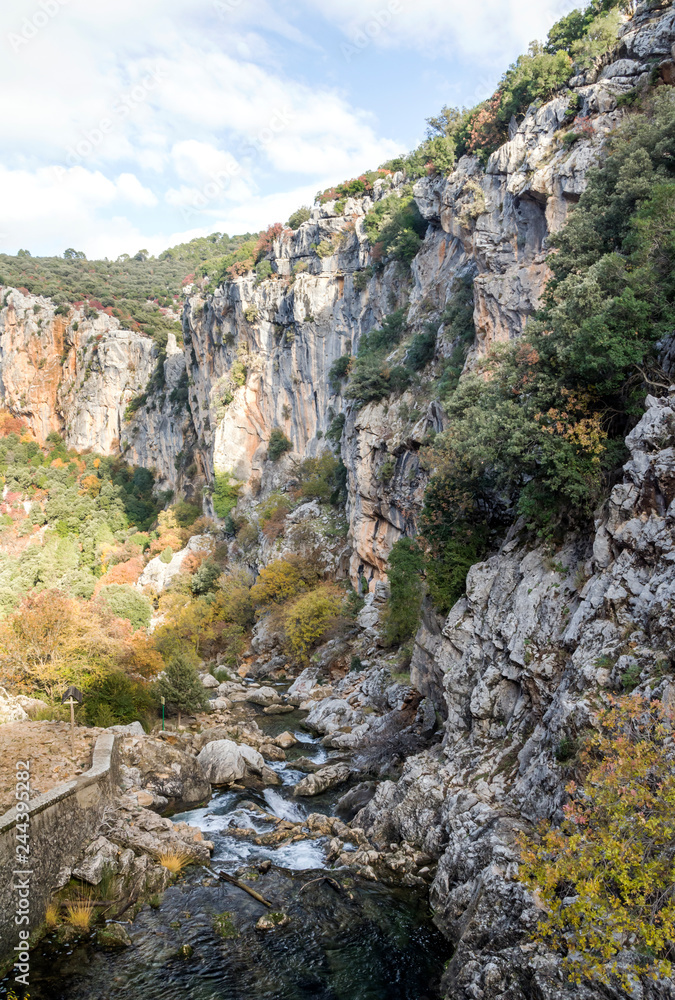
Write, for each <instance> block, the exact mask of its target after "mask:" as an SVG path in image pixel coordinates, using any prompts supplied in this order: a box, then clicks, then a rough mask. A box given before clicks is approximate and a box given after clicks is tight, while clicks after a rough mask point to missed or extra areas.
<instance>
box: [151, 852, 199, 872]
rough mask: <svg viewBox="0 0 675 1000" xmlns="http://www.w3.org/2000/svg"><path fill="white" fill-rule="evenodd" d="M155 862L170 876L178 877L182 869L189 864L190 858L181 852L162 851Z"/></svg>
mask: <svg viewBox="0 0 675 1000" xmlns="http://www.w3.org/2000/svg"><path fill="white" fill-rule="evenodd" d="M157 860H158V861H159V863H160V865H162V867H163V868H166V870H167V871H170V872H171V874H172V875H180V873H181V872H182V871H183V869H184V868H187V866H188V865H189V864H190V862H191V861H192V858H191V857H190V855H189V854H185V853H184V852H183V851H164V852H163V853H162V854H158V855H157Z"/></svg>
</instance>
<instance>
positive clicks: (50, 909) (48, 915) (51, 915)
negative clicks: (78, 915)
mask: <svg viewBox="0 0 675 1000" xmlns="http://www.w3.org/2000/svg"><path fill="white" fill-rule="evenodd" d="M60 914H61V907H60V906H59V904H58V903H49V905H48V906H47V909H46V910H45V923H46V924H47V927H49V928H50V929H53V928H54V927H57V926H58V923H59V917H60Z"/></svg>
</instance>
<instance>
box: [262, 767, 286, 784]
mask: <svg viewBox="0 0 675 1000" xmlns="http://www.w3.org/2000/svg"><path fill="white" fill-rule="evenodd" d="M260 776H261V778H262V780H263V782H264V784H266V785H281V784H283V782H282V780H281V778H280V777H279V775H278V774H277V772H276V771H273V770H272V768H271V767H268V766H267V764H263V766H262V771H261V774H260Z"/></svg>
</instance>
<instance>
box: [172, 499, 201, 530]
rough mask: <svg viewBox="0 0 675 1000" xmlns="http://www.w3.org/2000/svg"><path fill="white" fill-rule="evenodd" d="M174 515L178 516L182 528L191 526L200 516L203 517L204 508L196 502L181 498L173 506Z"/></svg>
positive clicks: (177, 519)
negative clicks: (188, 501)
mask: <svg viewBox="0 0 675 1000" xmlns="http://www.w3.org/2000/svg"><path fill="white" fill-rule="evenodd" d="M171 512H172V513H173V516H174V517H175V518H176V521H177V523H178V526H179V527H180V528H190V527H191V526H192V525H193V524H194V523H195V521H196V520H197V518H198V517H201V513H202V509H201V507H198V506H197V504H195V503H187V501H186V500H179V501H178V503H175V504H174V505H173V507H172V508H171Z"/></svg>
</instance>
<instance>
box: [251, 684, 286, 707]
mask: <svg viewBox="0 0 675 1000" xmlns="http://www.w3.org/2000/svg"><path fill="white" fill-rule="evenodd" d="M246 701H250V702H251V704H253V705H264V706H265V707H267V706H269V705H278V704H279V702H280V701H281V698H280V696H279V692H278V691H275V690H274V688H271V687H261V688H254V689H253V690H250V689H249V691H248V694H247V697H246Z"/></svg>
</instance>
